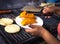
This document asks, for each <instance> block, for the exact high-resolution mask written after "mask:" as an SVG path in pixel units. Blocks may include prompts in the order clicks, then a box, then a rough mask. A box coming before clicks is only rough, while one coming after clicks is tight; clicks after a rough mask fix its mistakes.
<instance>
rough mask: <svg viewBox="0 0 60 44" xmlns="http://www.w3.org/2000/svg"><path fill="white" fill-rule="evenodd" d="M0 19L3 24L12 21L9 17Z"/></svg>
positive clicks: (8, 23)
mask: <svg viewBox="0 0 60 44" xmlns="http://www.w3.org/2000/svg"><path fill="white" fill-rule="evenodd" d="M1 21H2V22H3V23H4V24H5V26H6V25H10V24H12V23H13V20H12V19H10V18H1Z"/></svg>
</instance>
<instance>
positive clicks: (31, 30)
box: [25, 29, 34, 33]
mask: <svg viewBox="0 0 60 44" xmlns="http://www.w3.org/2000/svg"><path fill="white" fill-rule="evenodd" d="M25 31H26V32H28V33H32V32H33V31H34V30H33V29H25Z"/></svg>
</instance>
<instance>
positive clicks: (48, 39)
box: [42, 29, 60, 44]
mask: <svg viewBox="0 0 60 44" xmlns="http://www.w3.org/2000/svg"><path fill="white" fill-rule="evenodd" d="M42 38H43V39H44V40H45V41H46V43H48V44H60V43H59V41H58V40H57V39H56V38H55V37H54V36H53V35H52V34H50V33H49V32H48V31H47V30H45V29H44V30H43V31H42Z"/></svg>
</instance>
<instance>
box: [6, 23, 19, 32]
mask: <svg viewBox="0 0 60 44" xmlns="http://www.w3.org/2000/svg"><path fill="white" fill-rule="evenodd" d="M5 31H6V32H8V33H16V32H19V31H20V27H19V26H18V25H16V24H12V25H7V26H6V27H5Z"/></svg>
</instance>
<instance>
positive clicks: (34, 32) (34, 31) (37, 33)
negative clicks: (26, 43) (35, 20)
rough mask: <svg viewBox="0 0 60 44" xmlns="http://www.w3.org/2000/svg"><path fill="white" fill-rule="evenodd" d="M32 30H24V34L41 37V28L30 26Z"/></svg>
mask: <svg viewBox="0 0 60 44" xmlns="http://www.w3.org/2000/svg"><path fill="white" fill-rule="evenodd" d="M30 27H31V28H32V29H25V31H26V32H28V33H30V34H31V35H35V36H41V35H42V33H43V30H44V28H43V27H42V26H37V25H30Z"/></svg>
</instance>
